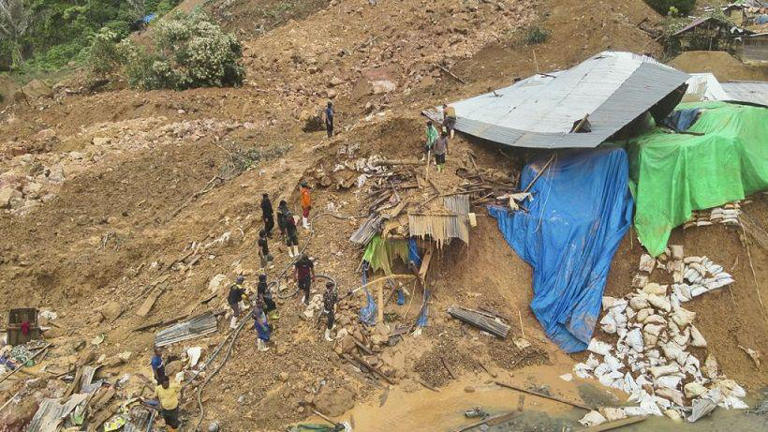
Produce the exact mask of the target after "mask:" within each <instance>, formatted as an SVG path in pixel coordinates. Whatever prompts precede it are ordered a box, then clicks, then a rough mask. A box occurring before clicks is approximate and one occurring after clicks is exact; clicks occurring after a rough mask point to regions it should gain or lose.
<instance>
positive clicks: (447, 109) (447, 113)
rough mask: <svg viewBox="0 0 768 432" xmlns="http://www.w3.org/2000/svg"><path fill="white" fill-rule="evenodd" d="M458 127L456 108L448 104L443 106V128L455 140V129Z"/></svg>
mask: <svg viewBox="0 0 768 432" xmlns="http://www.w3.org/2000/svg"><path fill="white" fill-rule="evenodd" d="M455 126H456V108H454V107H453V106H450V105H448V104H443V127H444V128H445V129H447V130H448V133H449V134H450V136H451V139H453V128H454V127H455Z"/></svg>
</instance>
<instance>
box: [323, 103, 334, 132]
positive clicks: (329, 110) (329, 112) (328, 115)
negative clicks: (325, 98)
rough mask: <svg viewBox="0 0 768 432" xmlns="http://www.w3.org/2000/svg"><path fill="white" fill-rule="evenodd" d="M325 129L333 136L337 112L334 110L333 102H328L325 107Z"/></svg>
mask: <svg viewBox="0 0 768 432" xmlns="http://www.w3.org/2000/svg"><path fill="white" fill-rule="evenodd" d="M324 113H325V130H326V131H327V132H328V138H331V137H333V117H334V116H335V115H336V113H335V112H334V110H333V103H331V102H328V105H326V107H325V111H324Z"/></svg>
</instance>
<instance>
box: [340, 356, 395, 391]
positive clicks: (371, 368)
mask: <svg viewBox="0 0 768 432" xmlns="http://www.w3.org/2000/svg"><path fill="white" fill-rule="evenodd" d="M344 359H346V360H347V361H349V362H350V363H355V362H356V363H358V364H360V365H362V366H364V367H365V368H366V369H368V371H369V372H371V373H373V374H375V375H377V376H379V377H381V378H382V379H383V380H384V381H386V382H388V383H390V384H393V385H394V384H395V381H394V380H393V379H392V378H390V377H388V376H386V375H384V373H383V372H382V371H380V370H379V369H377V368H375V367H374V366H372V365H371V364H370V363H368V362H367V361H365V360H364V359H362V358H361V357H360V356H357V355H355V354H344ZM350 359H352V360H354V362H352V361H351V360H350Z"/></svg>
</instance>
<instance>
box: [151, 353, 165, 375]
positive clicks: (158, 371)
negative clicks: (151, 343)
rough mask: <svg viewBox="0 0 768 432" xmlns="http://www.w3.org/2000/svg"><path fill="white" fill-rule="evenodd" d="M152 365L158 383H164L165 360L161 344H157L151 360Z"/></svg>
mask: <svg viewBox="0 0 768 432" xmlns="http://www.w3.org/2000/svg"><path fill="white" fill-rule="evenodd" d="M149 363H150V365H151V366H152V372H153V374H154V376H155V381H156V382H157V384H162V382H163V378H165V362H163V352H162V350H161V349H160V347H159V346H155V355H153V356H152V360H150V362H149Z"/></svg>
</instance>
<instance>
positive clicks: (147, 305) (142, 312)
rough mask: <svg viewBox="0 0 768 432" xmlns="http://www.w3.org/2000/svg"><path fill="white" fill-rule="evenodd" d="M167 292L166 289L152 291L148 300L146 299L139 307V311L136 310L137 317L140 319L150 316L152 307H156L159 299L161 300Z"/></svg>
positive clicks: (158, 288) (159, 288)
mask: <svg viewBox="0 0 768 432" xmlns="http://www.w3.org/2000/svg"><path fill="white" fill-rule="evenodd" d="M164 292H165V287H164V286H163V287H156V288H155V289H153V290H152V291H150V293H149V295H148V296H147V298H146V299H144V302H143V303H142V304H141V306H139V308H138V309H136V315H137V316H140V317H146V316H147V315H148V314H149V311H150V310H152V306H154V305H155V302H156V301H157V299H158V298H160V296H161V295H163V293H164Z"/></svg>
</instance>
